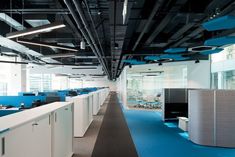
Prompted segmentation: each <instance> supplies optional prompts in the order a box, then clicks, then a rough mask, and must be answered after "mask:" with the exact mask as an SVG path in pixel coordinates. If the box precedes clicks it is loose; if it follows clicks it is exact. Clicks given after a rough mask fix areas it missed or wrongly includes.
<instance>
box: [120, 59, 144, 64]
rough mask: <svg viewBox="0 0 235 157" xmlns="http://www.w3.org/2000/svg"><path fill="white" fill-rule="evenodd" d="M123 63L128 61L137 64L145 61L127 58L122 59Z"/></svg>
mask: <svg viewBox="0 0 235 157" xmlns="http://www.w3.org/2000/svg"><path fill="white" fill-rule="evenodd" d="M122 62H123V63H129V64H133V65H139V64H145V63H146V62H144V61H137V60H136V59H127V60H122Z"/></svg>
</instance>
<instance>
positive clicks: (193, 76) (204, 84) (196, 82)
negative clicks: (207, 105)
mask: <svg viewBox="0 0 235 157" xmlns="http://www.w3.org/2000/svg"><path fill="white" fill-rule="evenodd" d="M187 67H188V69H187V70H188V78H187V79H188V86H187V87H188V88H204V89H210V81H211V78H210V77H211V70H210V69H211V68H210V67H211V66H210V61H200V63H198V64H195V63H194V61H191V62H188V64H187Z"/></svg>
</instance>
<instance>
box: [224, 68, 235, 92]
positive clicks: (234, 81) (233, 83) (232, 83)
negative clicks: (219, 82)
mask: <svg viewBox="0 0 235 157" xmlns="http://www.w3.org/2000/svg"><path fill="white" fill-rule="evenodd" d="M223 75H224V77H223V78H224V81H223V82H224V89H235V70H231V71H225V72H223Z"/></svg>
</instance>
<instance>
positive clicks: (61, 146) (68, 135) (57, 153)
mask: <svg viewBox="0 0 235 157" xmlns="http://www.w3.org/2000/svg"><path fill="white" fill-rule="evenodd" d="M72 128H73V126H72V107H71V105H69V106H66V107H64V108H61V109H58V110H56V111H54V113H53V129H52V130H53V131H52V132H53V136H52V140H53V149H52V150H53V157H71V156H72V154H73V152H72V137H73V133H72Z"/></svg>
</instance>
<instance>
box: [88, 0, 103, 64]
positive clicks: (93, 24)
mask: <svg viewBox="0 0 235 157" xmlns="http://www.w3.org/2000/svg"><path fill="white" fill-rule="evenodd" d="M85 3H86V8H87V12H88V15H89V17H90V19H91V23H92V27H93V29H94V31H95V34H96V37H97V40H98V43H99V46H100V48H101V52H102V56H105V54H104V50H103V47H102V45H101V42H100V38H99V35H98V33H97V31H96V27H95V23H94V20H93V18H92V16H91V12H90V9H89V7H88V3H87V0H85ZM105 63H106V65H107V60H106V59H105Z"/></svg>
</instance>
